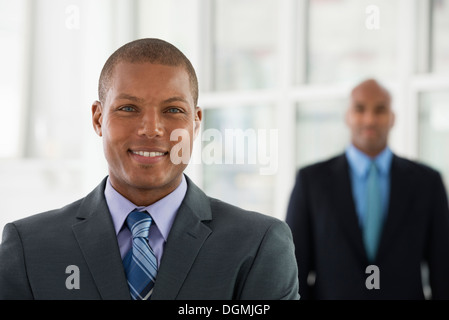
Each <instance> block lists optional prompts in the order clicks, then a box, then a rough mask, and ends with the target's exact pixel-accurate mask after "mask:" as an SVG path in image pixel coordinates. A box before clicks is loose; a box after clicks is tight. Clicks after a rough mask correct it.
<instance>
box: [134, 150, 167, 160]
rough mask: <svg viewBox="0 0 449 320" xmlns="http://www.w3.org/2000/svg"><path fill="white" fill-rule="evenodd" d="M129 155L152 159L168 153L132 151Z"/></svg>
mask: <svg viewBox="0 0 449 320" xmlns="http://www.w3.org/2000/svg"><path fill="white" fill-rule="evenodd" d="M131 153H133V154H137V155H139V156H142V157H147V158H154V157H160V156H164V155H166V154H167V153H168V152H158V151H133V150H131Z"/></svg>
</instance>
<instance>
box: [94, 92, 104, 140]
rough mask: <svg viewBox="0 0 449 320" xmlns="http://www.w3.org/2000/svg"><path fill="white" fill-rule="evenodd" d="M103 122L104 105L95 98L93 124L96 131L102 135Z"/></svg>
mask: <svg viewBox="0 0 449 320" xmlns="http://www.w3.org/2000/svg"><path fill="white" fill-rule="evenodd" d="M102 122H103V106H102V104H101V102H100V101H98V100H95V101H94V103H93V104H92V124H93V126H94V130H95V132H96V133H97V134H98V135H99V136H100V137H101V136H102V135H103V133H102Z"/></svg>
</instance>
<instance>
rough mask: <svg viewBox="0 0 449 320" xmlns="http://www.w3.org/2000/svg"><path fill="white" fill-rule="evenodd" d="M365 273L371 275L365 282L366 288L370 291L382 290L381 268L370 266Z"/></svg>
mask: <svg viewBox="0 0 449 320" xmlns="http://www.w3.org/2000/svg"><path fill="white" fill-rule="evenodd" d="M365 273H366V274H369V276H368V277H366V280H365V287H366V288H367V289H368V290H372V289H380V270H379V267H378V266H376V265H374V264H370V265H369V266H367V267H366V269H365Z"/></svg>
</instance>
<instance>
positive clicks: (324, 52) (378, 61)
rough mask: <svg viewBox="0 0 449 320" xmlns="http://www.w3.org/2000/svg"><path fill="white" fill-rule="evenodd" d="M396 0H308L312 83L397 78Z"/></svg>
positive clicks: (308, 75)
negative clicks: (365, 78)
mask: <svg viewBox="0 0 449 320" xmlns="http://www.w3.org/2000/svg"><path fill="white" fill-rule="evenodd" d="M398 3H399V1H396V0H326V1H324V0H310V6H309V34H308V48H307V50H308V52H307V56H308V74H307V79H308V82H310V83H331V82H336V81H337V82H348V81H349V82H352V81H357V80H358V79H359V78H360V77H361V76H367V75H369V76H373V77H392V76H395V68H394V67H392V66H394V65H395V63H396V43H397V33H396V30H397V21H398V19H397V17H398V15H399V12H398Z"/></svg>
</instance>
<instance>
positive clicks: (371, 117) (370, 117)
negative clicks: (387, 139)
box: [363, 111, 376, 125]
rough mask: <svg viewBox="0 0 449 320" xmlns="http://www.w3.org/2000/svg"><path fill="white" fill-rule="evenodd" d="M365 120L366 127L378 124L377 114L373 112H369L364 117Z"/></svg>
mask: <svg viewBox="0 0 449 320" xmlns="http://www.w3.org/2000/svg"><path fill="white" fill-rule="evenodd" d="M363 120H364V122H365V125H372V124H374V123H376V114H375V113H374V112H373V111H367V112H365V114H364V115H363Z"/></svg>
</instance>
